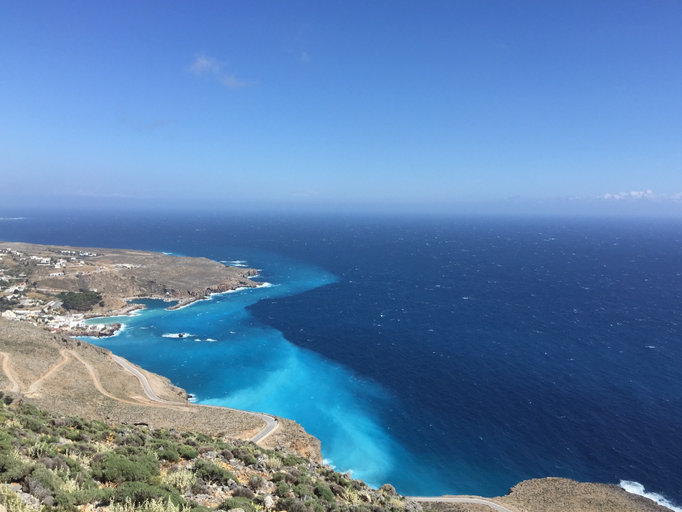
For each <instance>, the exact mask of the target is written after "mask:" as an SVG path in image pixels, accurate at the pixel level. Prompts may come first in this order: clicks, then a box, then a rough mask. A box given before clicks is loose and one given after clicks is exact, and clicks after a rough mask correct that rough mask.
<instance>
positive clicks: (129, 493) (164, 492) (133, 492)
mask: <svg viewBox="0 0 682 512" xmlns="http://www.w3.org/2000/svg"><path fill="white" fill-rule="evenodd" d="M168 499H170V501H171V503H173V504H174V505H180V504H182V505H184V504H185V500H184V499H182V497H181V496H180V493H179V492H178V490H177V489H175V488H174V487H171V486H158V485H149V484H146V483H144V482H125V483H123V484H122V485H120V486H118V487H117V488H116V491H115V492H114V500H115V501H116V502H118V503H125V502H126V500H130V501H131V502H132V503H133V504H135V505H141V504H143V503H144V502H145V501H152V500H157V501H160V500H163V501H164V502H166V501H168Z"/></svg>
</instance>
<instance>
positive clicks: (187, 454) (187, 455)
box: [178, 444, 199, 460]
mask: <svg viewBox="0 0 682 512" xmlns="http://www.w3.org/2000/svg"><path fill="white" fill-rule="evenodd" d="M178 452H179V453H180V457H182V458H183V459H185V460H192V459H196V458H197V457H198V455H199V452H198V451H197V449H196V448H194V447H193V446H189V445H187V444H183V445H182V446H180V448H179V449H178Z"/></svg>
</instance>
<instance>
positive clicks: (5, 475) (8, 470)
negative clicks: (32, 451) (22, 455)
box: [0, 454, 33, 483]
mask: <svg viewBox="0 0 682 512" xmlns="http://www.w3.org/2000/svg"><path fill="white" fill-rule="evenodd" d="M32 469H33V466H32V465H31V464H27V463H25V462H23V461H21V460H19V459H15V458H14V457H12V456H11V455H7V454H4V455H0V482H7V483H10V482H19V481H20V480H22V479H24V478H25V477H26V476H27V475H28V474H29V473H30V472H31V470H32Z"/></svg>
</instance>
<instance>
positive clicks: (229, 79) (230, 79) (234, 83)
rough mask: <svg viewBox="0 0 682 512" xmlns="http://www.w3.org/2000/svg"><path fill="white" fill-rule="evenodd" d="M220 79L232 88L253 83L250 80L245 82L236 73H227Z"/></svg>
mask: <svg viewBox="0 0 682 512" xmlns="http://www.w3.org/2000/svg"><path fill="white" fill-rule="evenodd" d="M220 81H221V82H222V83H223V84H224V85H227V86H228V87H229V88H230V89H238V88H240V87H248V86H249V85H251V83H250V82H244V81H242V80H239V79H238V78H237V77H236V76H234V75H225V76H223V77H221V79H220Z"/></svg>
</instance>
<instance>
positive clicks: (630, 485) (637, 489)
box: [619, 480, 682, 512]
mask: <svg viewBox="0 0 682 512" xmlns="http://www.w3.org/2000/svg"><path fill="white" fill-rule="evenodd" d="M619 485H620V486H621V487H622V488H623V489H625V490H626V491H627V492H629V493H632V494H637V495H639V496H644V497H645V498H648V499H650V500H651V501H655V502H656V503H658V504H659V505H661V506H662V507H666V508H669V509H670V510H674V511H675V512H682V508H681V507H678V506H675V505H674V504H673V503H672V502H671V501H670V500H668V499H667V498H666V497H665V496H662V495H660V494H658V493H656V492H647V491H645V490H644V486H643V485H642V484H640V483H639V482H633V481H631V480H621V481H620V484H619Z"/></svg>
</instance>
